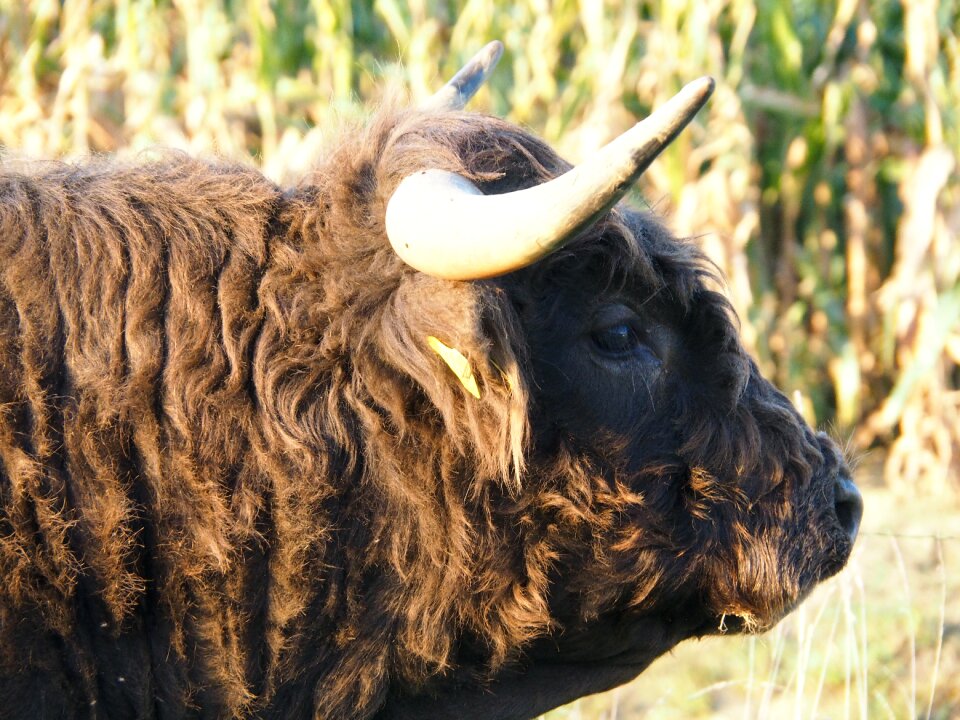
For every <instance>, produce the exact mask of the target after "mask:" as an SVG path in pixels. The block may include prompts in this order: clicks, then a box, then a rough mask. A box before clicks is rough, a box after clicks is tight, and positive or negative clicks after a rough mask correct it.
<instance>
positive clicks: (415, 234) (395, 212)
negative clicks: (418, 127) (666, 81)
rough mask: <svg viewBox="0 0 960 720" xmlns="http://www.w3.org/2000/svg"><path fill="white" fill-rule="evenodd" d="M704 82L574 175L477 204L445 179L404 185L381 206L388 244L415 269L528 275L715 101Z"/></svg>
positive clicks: (455, 178)
mask: <svg viewBox="0 0 960 720" xmlns="http://www.w3.org/2000/svg"><path fill="white" fill-rule="evenodd" d="M713 88H714V82H713V79H712V78H709V77H703V78H700V79H699V80H695V81H693V82H692V83H689V84H688V85H686V86H685V87H684V88H683V89H682V90H681V91H680V92H679V93H677V94H676V95H675V96H674V97H673V98H671V99H670V100H669V101H668V102H667V103H666V104H665V105H663V106H662V107H660V108H658V109H657V110H655V111H654V112H653V114H651V115H650V116H649V117H647V118H646V119H644V120H643V121H641V122H639V123H637V124H636V125H634V126H633V127H632V128H631V129H630V130H628V131H627V132H625V133H624V134H623V135H621V136H620V137H618V138H616V139H615V140H613V141H611V142H610V143H608V144H607V145H605V146H604V147H602V148H601V149H600V150H598V151H597V152H596V153H594V154H593V155H592V156H591V157H589V158H587V160H585V161H584V162H583V163H581V164H580V165H579V166H577V167H575V168H573V169H572V170H570V171H568V172H566V173H564V174H563V175H561V176H560V177H558V178H554V179H553V180H550V181H549V182H546V183H543V184H542V185H536V186H534V187H532V188H527V189H525V190H517V191H515V192H509V193H504V194H502V195H484V194H483V193H482V192H481V191H480V190H479V189H478V188H477V187H476V186H475V185H474V184H473V183H471V182H470V181H469V180H466V179H465V178H462V177H460V176H459V175H456V174H454V173H450V172H446V171H443V170H422V171H420V172H418V173H414V174H413V175H409V176H407V177H405V178H404V179H403V180H402V181H401V183H400V185H399V186H398V187H397V189H396V191H395V192H394V193H393V195H392V196H391V198H390V202H389V203H388V204H387V214H386V226H387V236H388V237H389V238H390V244H391V245H393V248H394V250H396V252H397V254H398V255H399V256H400V257H401V258H402V259H403V260H404V261H405V262H406V263H407V264H409V265H411V266H413V267H414V268H416V269H417V270H420V271H421V272H424V273H426V274H428V275H433V276H435V277H442V278H447V279H450V280H478V279H481V278H488V277H495V276H497V275H503V274H504V273H508V272H511V271H512V270H518V269H520V268H522V267H526V266H527V265H530V264H532V263H534V262H536V261H537V260H539V259H540V258H542V257H545V256H546V255H548V254H550V253H551V252H553V251H554V250H557V249H558V248H560V247H562V246H563V245H564V243H566V242H567V241H569V240H570V239H572V238H573V237H575V236H576V235H577V233H579V232H580V231H581V230H583V229H585V228H586V227H588V226H589V225H590V224H591V223H593V222H594V221H595V220H596V219H597V218H599V217H600V216H601V215H602V214H603V213H605V212H606V211H607V210H609V209H610V208H611V207H613V205H614V204H615V203H616V202H617V201H618V200H619V199H620V198H621V197H622V196H623V194H624V193H625V192H626V191H627V189H628V188H629V187H630V185H631V184H632V183H633V182H634V181H635V180H636V179H637V178H638V177H639V176H640V174H641V173H642V172H643V171H644V170H645V169H646V168H647V166H649V165H650V163H651V162H652V161H653V159H654V158H655V157H657V155H659V154H660V153H661V152H662V151H663V149H664V148H665V147H666V146H667V145H669V144H670V142H671V141H672V140H673V139H674V138H675V137H676V136H677V134H678V133H679V132H680V131H681V130H682V129H683V128H684V127H685V126H686V125H687V123H689V122H690V120H691V119H692V118H693V116H694V115H695V114H696V113H697V111H698V110H699V109H700V108H701V107H703V104H704V103H705V102H706V101H707V98H709V97H710V95H711V93H713Z"/></svg>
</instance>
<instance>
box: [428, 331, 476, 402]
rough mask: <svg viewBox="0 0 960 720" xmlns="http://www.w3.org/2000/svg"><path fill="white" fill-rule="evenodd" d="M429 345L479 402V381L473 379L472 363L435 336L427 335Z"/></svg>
mask: <svg viewBox="0 0 960 720" xmlns="http://www.w3.org/2000/svg"><path fill="white" fill-rule="evenodd" d="M427 344H428V345H429V346H430V348H431V349H432V350H433V351H434V352H435V353H436V354H437V355H439V356H440V359H441V360H443V361H444V362H445V363H446V364H447V366H448V367H449V368H450V369H451V370H453V374H454V375H456V376H457V379H458V380H459V381H460V383H461V384H462V385H463V387H464V388H466V390H467V392H468V393H470V394H471V395H473V396H474V397H475V398H476V399H477V400H479V399H480V388H478V387H477V381H476V379H475V378H474V377H473V370H472V369H471V368H470V361H469V360H467V359H466V358H465V357H464V356H463V353H461V352H460V351H459V350H455V349H453V348H452V347H447V346H446V345H444V344H443V343H442V342H440V341H439V340H437V339H436V338H435V337H434V336H433V335H427Z"/></svg>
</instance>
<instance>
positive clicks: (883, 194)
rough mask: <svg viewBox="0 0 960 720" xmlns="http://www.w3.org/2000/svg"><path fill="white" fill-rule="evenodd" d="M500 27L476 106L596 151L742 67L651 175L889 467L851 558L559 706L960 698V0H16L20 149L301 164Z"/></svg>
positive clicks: (6, 35) (781, 358)
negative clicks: (714, 635)
mask: <svg viewBox="0 0 960 720" xmlns="http://www.w3.org/2000/svg"><path fill="white" fill-rule="evenodd" d="M495 38H498V39H501V40H502V41H503V42H504V45H505V46H506V52H505V53H504V57H503V59H502V60H501V63H500V66H499V68H498V70H497V71H496V72H495V73H494V75H493V77H492V79H491V81H490V83H489V84H488V85H487V87H485V88H484V89H482V90H481V91H480V93H479V95H478V96H477V97H476V98H475V99H474V101H473V102H472V104H471V108H472V109H475V110H478V111H483V112H490V113H494V114H497V115H501V116H505V117H508V118H509V119H511V120H513V121H515V122H517V123H520V124H521V125H524V126H526V127H529V128H530V129H532V130H533V131H534V132H536V133H538V134H540V135H542V136H543V137H545V138H546V139H547V140H548V141H549V142H551V143H552V144H553V145H554V146H555V147H557V148H558V149H559V150H560V151H561V153H562V154H563V155H565V156H566V157H567V158H568V159H570V160H572V161H574V162H576V161H577V160H578V159H580V158H582V157H584V156H585V155H586V154H587V153H589V152H590V151H591V150H593V149H595V148H597V147H599V146H600V145H602V144H603V143H604V142H606V141H607V140H609V139H611V138H613V137H614V136H615V135H617V134H618V133H620V132H622V131H624V130H625V129H627V128H628V127H630V126H631V125H632V124H633V123H635V122H636V121H637V120H638V119H639V118H641V117H643V116H644V115H646V114H647V113H648V112H649V111H650V109H651V108H653V107H655V106H657V105H658V104H660V103H662V102H664V101H665V100H666V99H667V98H669V97H670V96H671V95H672V94H673V93H674V92H676V91H677V90H678V89H679V88H680V87H681V86H682V85H683V84H684V83H686V82H688V81H690V80H693V79H695V78H696V77H699V76H701V75H712V76H713V77H714V78H715V79H716V80H717V89H716V92H715V94H714V96H713V98H712V99H711V101H710V102H709V103H708V105H707V107H706V108H705V109H704V110H703V111H702V112H701V113H700V115H699V116H698V117H697V119H696V120H695V121H694V122H693V124H692V125H691V127H690V128H688V129H687V130H686V131H685V132H684V133H683V134H682V135H681V136H680V137H679V139H678V140H677V141H676V142H675V143H674V144H673V145H672V146H671V147H670V148H669V149H668V150H667V151H666V152H665V153H664V154H663V155H662V156H661V158H660V159H659V160H658V161H656V162H655V163H654V165H653V166H652V167H651V168H650V169H649V170H648V171H647V172H646V173H645V175H644V176H643V178H642V180H641V182H640V183H639V187H638V188H637V190H636V192H634V193H633V196H632V201H633V202H634V203H639V204H641V205H646V206H648V207H649V208H650V209H651V210H652V211H654V212H656V213H657V214H659V215H661V216H662V217H664V218H665V219H666V220H667V222H668V223H669V224H670V225H671V227H672V228H673V229H674V231H675V232H676V233H677V234H678V235H680V236H685V237H690V238H693V239H694V241H695V242H697V243H699V244H700V245H701V246H702V247H703V248H704V249H705V250H706V252H707V253H708V254H709V255H710V257H711V258H712V259H713V260H714V262H715V263H716V264H717V265H718V267H719V268H720V269H721V270H722V271H723V272H724V274H725V276H726V279H727V285H726V292H727V293H728V294H729V296H730V297H731V299H732V301H733V303H734V305H735V307H736V309H737V311H738V313H739V315H740V318H741V326H742V332H743V336H744V339H745V342H746V344H747V346H748V348H749V349H750V351H751V352H752V353H753V354H754V356H755V357H756V358H757V361H758V362H759V363H760V365H761V367H762V369H763V370H764V372H765V374H766V375H767V376H769V377H771V379H773V380H774V381H775V382H776V383H777V384H778V385H779V386H780V387H781V388H782V389H784V390H785V391H786V392H787V393H788V394H789V395H790V397H791V398H792V399H793V401H794V402H795V404H796V405H797V407H798V409H799V410H800V411H801V412H802V413H803V415H804V416H805V417H806V418H807V420H808V421H809V422H811V423H812V424H814V425H817V426H821V427H826V428H828V429H830V430H831V431H832V432H834V434H836V435H838V436H839V437H840V438H841V440H842V441H845V442H846V443H847V444H848V446H849V447H850V449H851V450H852V451H853V454H854V455H866V456H867V457H866V461H865V465H866V466H867V468H868V470H867V471H865V472H864V473H863V474H864V475H868V476H871V477H878V476H882V477H883V478H884V479H885V481H886V482H885V483H883V484H882V486H878V487H875V488H874V491H875V492H876V493H881V495H878V496H877V497H882V498H886V499H885V500H884V501H883V503H880V502H878V501H877V500H876V498H875V497H872V496H868V503H867V505H868V507H867V514H866V516H865V525H864V528H865V529H864V531H863V532H862V533H861V540H860V542H859V545H858V548H859V549H858V551H857V553H856V554H855V556H854V558H853V560H852V562H851V566H850V569H848V571H846V572H845V573H844V574H842V575H841V576H839V577H838V578H837V580H836V581H831V582H830V583H828V584H826V585H824V586H823V587H822V588H821V589H820V590H818V595H815V597H813V598H812V599H811V601H810V602H809V603H808V604H807V605H805V606H804V608H805V609H804V610H802V611H801V612H799V613H797V614H795V615H794V616H792V617H791V618H790V619H788V620H786V621H784V623H782V624H781V626H780V627H779V629H778V630H776V631H775V632H774V633H771V635H770V636H769V637H768V638H766V639H764V638H759V639H758V638H744V639H742V640H740V641H736V642H740V645H739V646H736V645H734V642H735V641H734V640H733V639H730V638H723V639H722V643H724V644H723V646H722V649H719V650H716V651H712V650H711V649H710V648H712V647H713V646H711V645H707V644H706V643H704V644H703V645H697V644H693V643H687V644H684V645H683V646H682V647H681V648H679V649H678V650H677V653H676V654H677V655H678V656H680V658H681V659H682V662H679V663H675V664H671V665H669V666H668V667H666V668H665V669H664V670H663V671H662V672H660V671H659V670H658V664H655V665H654V667H653V668H651V670H650V671H648V672H647V673H645V674H644V675H642V676H641V678H640V679H639V680H638V681H637V682H636V683H635V684H634V685H632V686H630V687H629V688H621V689H618V690H616V691H614V692H613V693H612V694H607V695H606V696H602V697H600V698H591V699H586V700H583V701H578V702H577V703H575V704H573V705H571V706H569V707H568V708H566V709H560V710H557V711H554V712H553V713H550V717H551V718H554V720H562V719H566V718H571V719H572V718H583V717H595V718H600V717H602V718H606V719H607V720H613V719H614V718H617V717H624V718H625V717H637V716H639V715H642V716H644V717H650V718H680V717H694V716H696V717H730V716H738V717H739V716H742V717H744V718H750V717H788V716H792V717H796V718H800V717H820V716H824V715H823V713H826V716H829V717H844V718H853V717H856V718H867V717H890V718H894V717H915V718H920V717H926V718H941V719H942V720H946V719H947V718H949V717H956V715H955V712H956V711H958V710H960V683H958V682H957V681H956V678H958V677H960V645H958V644H957V640H956V638H957V637H958V636H957V634H956V628H957V627H960V624H958V623H960V616H958V614H957V613H958V612H960V609H958V607H957V605H956V597H957V596H958V593H960V574H958V570H960V565H957V562H958V558H960V513H958V512H955V511H953V515H950V518H952V519H951V520H950V522H951V523H953V524H952V525H947V524H946V522H947V521H946V520H943V519H942V518H947V516H948V513H947V512H946V511H945V510H944V507H945V505H944V504H943V500H942V498H943V497H944V496H945V495H949V496H952V497H953V498H954V499H956V498H958V497H960V0H900V1H899V2H896V1H894V0H659V1H657V0H646V1H642V2H641V1H640V0H606V1H604V0H515V1H514V2H511V3H509V4H507V3H503V4H497V3H494V2H492V1H491V0H455V1H454V0H448V1H444V0H408V1H407V2H401V1H400V0H373V2H361V1H359V0H0V159H2V156H7V157H10V156H16V157H26V158H45V159H49V158H67V159H72V158H82V157H84V156H88V155H90V154H92V153H115V154H118V155H125V156H130V155H136V154H139V153H143V152H145V151H147V150H148V149H149V148H151V147H154V146H158V145H159V146H164V147H172V148H181V149H183V150H185V151H188V152H190V153H194V154H199V155H213V154H216V155H220V156H225V157H229V158H233V159H239V160H241V161H245V162H250V163H253V164H256V165H258V166H260V167H262V168H263V170H264V171H265V172H266V173H267V174H268V175H269V176H270V177H272V178H273V179H275V180H277V181H280V182H284V181H291V180H293V179H296V178H297V177H298V176H299V175H300V174H302V173H303V172H304V171H305V170H306V169H308V168H309V167H310V165H311V163H312V162H313V159H314V158H317V157H319V156H321V155H322V154H323V153H324V152H325V148H326V147H327V146H328V145H329V144H330V143H331V142H333V141H334V140H335V138H336V135H337V133H338V129H339V128H341V127H342V126H344V125H346V124H350V123H353V122H356V121H362V120H363V119H364V118H365V117H367V116H369V115H370V114H371V113H373V112H375V111H376V108H377V106H378V105H380V104H383V103H394V102H416V101H417V100H418V99H421V98H423V97H426V96H427V95H429V94H431V93H432V92H433V91H434V90H435V89H436V88H438V87H439V86H440V84H442V82H443V81H444V80H445V79H446V78H447V77H449V76H450V75H451V74H452V73H453V72H455V70H456V69H457V68H458V67H459V66H460V65H461V64H462V63H463V62H464V61H465V60H466V59H467V58H468V57H469V56H471V55H472V54H473V53H474V52H475V51H476V50H478V49H479V48H480V47H481V46H482V45H483V44H484V43H485V42H487V41H488V40H491V39H495ZM876 468H880V469H879V470H877V469H876ZM870 484H874V485H877V484H876V483H870ZM908 497H909V498H910V501H909V502H904V499H905V498H908ZM871 499H873V506H872V507H871ZM923 503H926V504H923ZM881 505H882V507H881ZM884 507H885V508H886V509H884ZM938 512H941V516H940V518H941V519H937V520H936V522H935V521H934V520H935V516H937V513H938ZM891 518H894V520H891ZM891 527H893V528H895V529H896V532H898V533H902V532H903V531H904V529H906V531H907V533H908V534H895V533H893V532H889V530H890V528H891ZM944 528H946V530H944ZM934 535H936V536H935V537H934ZM950 598H953V600H951V599H950ZM950 628H954V629H953V630H952V631H951V630H950ZM951 633H952V634H951ZM704 647H706V648H707V650H706V652H705V651H704V649H703V648H704ZM680 668H687V670H681V669H680ZM684 672H686V673H687V674H686V675H685V674H683V673H684ZM738 678H741V679H738ZM951 678H952V679H951ZM685 683H686V684H685ZM733 690H736V693H735V694H736V698H734V700H735V702H734V701H731V697H732V696H733V694H734V693H733ZM737 703H739V704H737ZM732 707H736V708H737V710H736V711H735V713H734V711H732V710H731V709H730V708H732Z"/></svg>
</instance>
